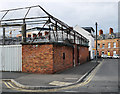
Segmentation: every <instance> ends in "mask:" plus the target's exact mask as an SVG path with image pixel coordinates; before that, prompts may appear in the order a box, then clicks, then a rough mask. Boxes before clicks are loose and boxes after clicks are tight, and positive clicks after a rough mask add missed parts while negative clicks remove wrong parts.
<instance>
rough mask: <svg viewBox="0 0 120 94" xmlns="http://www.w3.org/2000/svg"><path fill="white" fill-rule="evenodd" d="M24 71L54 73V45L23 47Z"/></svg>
mask: <svg viewBox="0 0 120 94" xmlns="http://www.w3.org/2000/svg"><path fill="white" fill-rule="evenodd" d="M22 71H23V72H30V73H53V45H22Z"/></svg>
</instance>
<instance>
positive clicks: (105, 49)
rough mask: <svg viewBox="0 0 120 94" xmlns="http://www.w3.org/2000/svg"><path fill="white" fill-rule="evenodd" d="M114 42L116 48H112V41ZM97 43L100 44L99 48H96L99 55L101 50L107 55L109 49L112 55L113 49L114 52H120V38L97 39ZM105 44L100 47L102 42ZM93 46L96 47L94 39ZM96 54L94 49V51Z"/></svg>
mask: <svg viewBox="0 0 120 94" xmlns="http://www.w3.org/2000/svg"><path fill="white" fill-rule="evenodd" d="M114 42H116V48H113V43H114ZM97 43H98V44H100V48H98V51H99V55H100V56H101V55H102V51H104V54H106V55H107V52H108V51H110V55H111V56H113V51H116V54H120V48H119V45H120V39H106V40H98V41H97ZM103 43H104V44H105V48H102V44H103ZM108 43H110V48H108ZM95 47H96V41H95ZM95 54H96V51H95Z"/></svg>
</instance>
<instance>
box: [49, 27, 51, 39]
mask: <svg viewBox="0 0 120 94" xmlns="http://www.w3.org/2000/svg"><path fill="white" fill-rule="evenodd" d="M50 35H51V33H50V25H49V41H50V39H51V36H50Z"/></svg>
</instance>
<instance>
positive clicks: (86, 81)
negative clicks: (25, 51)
mask: <svg viewBox="0 0 120 94" xmlns="http://www.w3.org/2000/svg"><path fill="white" fill-rule="evenodd" d="M103 61H104V60H103ZM103 61H102V62H103ZM101 65H102V63H100V64H99V65H98V66H97V67H96V68H95V69H94V70H93V71H92V73H91V74H90V75H89V76H88V78H87V80H85V81H84V82H82V83H80V84H76V85H72V86H68V87H63V88H58V89H41V90H26V89H22V88H17V87H14V86H12V84H9V85H10V86H11V87H14V88H11V87H10V86H9V85H8V84H6V82H4V83H5V85H6V86H7V87H8V88H11V89H15V90H19V91H24V92H56V91H59V90H65V89H71V88H76V87H81V86H84V85H86V84H88V83H89V82H90V81H91V80H92V78H93V77H94V76H95V74H96V72H97V71H98V69H99V68H100V66H101ZM69 92H70V91H69ZM71 92H72V91H71Z"/></svg>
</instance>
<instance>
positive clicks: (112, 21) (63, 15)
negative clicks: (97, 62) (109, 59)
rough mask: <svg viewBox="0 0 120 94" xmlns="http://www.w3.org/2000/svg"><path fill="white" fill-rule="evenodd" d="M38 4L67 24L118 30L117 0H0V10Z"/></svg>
mask: <svg viewBox="0 0 120 94" xmlns="http://www.w3.org/2000/svg"><path fill="white" fill-rule="evenodd" d="M33 5H40V6H42V7H43V8H44V9H45V10H46V11H47V12H49V13H50V14H52V15H53V16H55V17H56V18H58V19H60V20H62V21H63V22H65V23H66V24H68V25H69V26H72V27H74V26H76V25H79V26H80V27H87V26H90V27H93V28H94V29H95V22H98V30H99V29H103V31H104V33H108V32H109V28H110V27H112V28H113V29H114V32H118V1H117V0H103V1H101V0H100V1H99V0H96V1H95V0H19V1H17V0H0V10H5V9H11V8H19V7H26V6H33Z"/></svg>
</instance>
